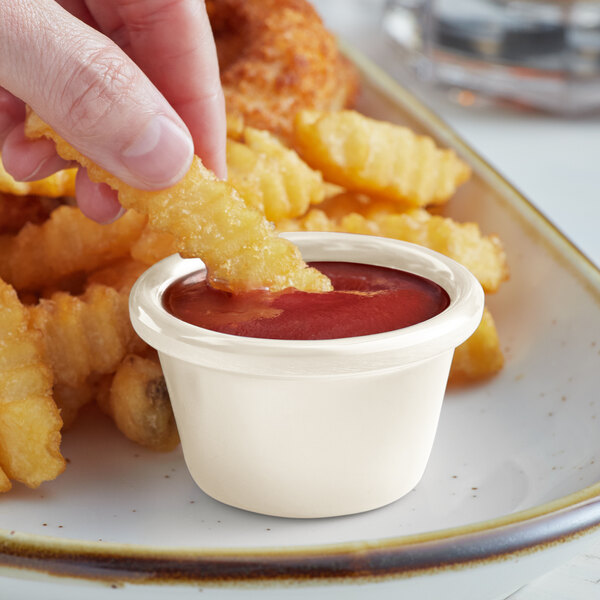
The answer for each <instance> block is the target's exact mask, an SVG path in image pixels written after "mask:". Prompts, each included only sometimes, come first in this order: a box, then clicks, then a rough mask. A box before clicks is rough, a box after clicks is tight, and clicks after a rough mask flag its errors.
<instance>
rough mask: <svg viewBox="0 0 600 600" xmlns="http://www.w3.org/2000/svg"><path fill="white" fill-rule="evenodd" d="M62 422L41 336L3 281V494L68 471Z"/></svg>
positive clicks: (0, 438) (0, 365) (0, 479)
mask: <svg viewBox="0 0 600 600" xmlns="http://www.w3.org/2000/svg"><path fill="white" fill-rule="evenodd" d="M61 427H62V421H61V418H60V414H59V411H58V408H57V407H56V404H55V403H54V400H53V399H52V372H51V370H50V369H49V367H48V365H47V364H46V362H45V360H44V357H43V351H42V346H41V340H40V335H39V333H38V332H36V331H35V330H34V329H32V328H31V326H30V324H29V318H28V314H27V309H26V308H25V307H23V305H22V304H21V303H20V302H19V299H18V298H17V294H16V292H15V291H14V289H13V288H12V287H11V286H9V285H8V284H6V283H4V282H3V281H0V491H6V490H8V489H10V482H9V481H8V479H13V480H15V481H20V482H22V483H24V484H25V485H27V486H29V487H37V486H38V485H39V484H40V483H42V482H43V481H48V480H50V479H54V478H55V477H57V476H58V475H59V474H60V473H62V471H63V470H64V468H65V460H64V458H63V457H62V455H61V453H60V441H61V436H60V429H61Z"/></svg>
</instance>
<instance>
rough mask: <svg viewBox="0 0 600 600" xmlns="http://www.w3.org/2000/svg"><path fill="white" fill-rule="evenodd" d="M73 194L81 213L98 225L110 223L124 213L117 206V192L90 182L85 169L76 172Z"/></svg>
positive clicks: (119, 206) (104, 185) (103, 185)
mask: <svg viewBox="0 0 600 600" xmlns="http://www.w3.org/2000/svg"><path fill="white" fill-rule="evenodd" d="M75 192H76V196H77V204H78V205H79V208H80V209H81V212H82V213H83V214H84V215H85V216H86V217H89V218H90V219H93V220H94V221H97V222H98V223H102V224H105V225H107V224H108V223H112V222H113V221H116V220H117V219H118V218H119V217H120V216H121V215H122V214H123V213H124V212H125V210H124V209H123V207H122V206H121V205H120V204H119V201H118V199H117V192H115V191H114V190H112V189H111V188H110V187H108V186H107V185H106V184H105V183H94V182H93V181H91V180H90V178H89V177H88V174H87V171H86V169H83V168H80V169H79V170H78V171H77V175H76V177H75Z"/></svg>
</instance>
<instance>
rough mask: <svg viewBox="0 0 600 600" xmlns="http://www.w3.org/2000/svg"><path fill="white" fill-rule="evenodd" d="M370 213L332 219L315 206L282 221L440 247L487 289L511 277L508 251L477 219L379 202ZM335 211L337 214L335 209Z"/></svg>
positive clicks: (286, 225) (293, 227)
mask: <svg viewBox="0 0 600 600" xmlns="http://www.w3.org/2000/svg"><path fill="white" fill-rule="evenodd" d="M363 210H364V212H365V213H366V214H368V215H369V216H368V217H367V216H363V215H362V214H359V213H357V212H351V213H349V214H345V215H341V214H339V213H337V218H335V219H330V218H329V216H328V215H327V213H326V212H325V211H322V210H320V209H313V210H311V211H310V212H309V213H308V214H307V215H306V216H304V217H303V218H302V219H299V220H298V221H297V222H294V221H290V220H288V221H282V222H281V223H279V224H278V225H277V227H278V229H279V230H280V231H341V232H345V233H360V234H366V235H378V236H383V237H390V238H394V239H397V240H403V241H406V242H412V243H415V244H419V245H421V246H426V247H427V248H431V249H432V250H436V251H437V252H440V253H442V254H445V255H446V256H449V257H450V258H452V259H454V260H456V261H457V262H459V263H461V264H462V265H464V266H465V267H467V268H468V269H469V270H470V271H471V272H472V273H473V274H474V275H475V277H477V279H479V281H480V283H481V285H482V287H483V288H484V290H485V291H486V292H495V291H496V290H497V289H498V287H499V286H500V284H501V283H502V282H503V281H504V280H505V279H507V277H508V267H507V263H506V255H505V253H504V250H503V248H502V245H501V243H500V240H499V239H498V238H497V236H494V235H491V236H484V235H482V234H481V231H480V229H479V227H478V225H477V224H476V223H457V222H456V221H454V220H453V219H450V218H448V217H441V216H436V215H432V214H431V213H429V212H427V211H426V210H424V209H420V208H417V209H410V210H407V211H405V212H401V213H397V212H396V213H389V212H387V207H386V205H385V204H384V205H383V208H382V207H381V205H380V206H379V208H378V207H377V205H376V206H375V208H373V210H372V212H369V208H368V205H366V206H364V207H363ZM332 214H336V211H335V210H334V211H333V212H332Z"/></svg>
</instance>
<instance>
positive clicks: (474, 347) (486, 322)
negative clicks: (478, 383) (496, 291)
mask: <svg viewBox="0 0 600 600" xmlns="http://www.w3.org/2000/svg"><path fill="white" fill-rule="evenodd" d="M503 365H504V356H503V355H502V350H501V349H500V340H499V339H498V332H497V330H496V325H495V324H494V319H493V318H492V315H491V313H490V311H489V310H488V309H487V308H485V309H484V311H483V318H482V319H481V323H480V324H479V327H478V328H477V329H476V330H475V333H474V334H473V335H472V336H471V337H470V338H469V339H468V340H467V341H466V342H464V343H463V344H461V345H460V346H459V347H458V348H457V349H456V350H455V352H454V359H453V360H452V368H451V369H450V379H451V381H453V382H458V381H461V380H474V379H481V378H483V377H488V376H490V375H493V374H495V373H497V372H498V371H499V370H500V369H501V368H502V366H503Z"/></svg>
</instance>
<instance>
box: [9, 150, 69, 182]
mask: <svg viewBox="0 0 600 600" xmlns="http://www.w3.org/2000/svg"><path fill="white" fill-rule="evenodd" d="M68 166H69V163H68V162H67V161H66V160H64V159H62V158H60V156H57V155H56V154H53V155H52V156H48V157H47V158H44V159H42V160H41V161H40V162H39V163H38V164H37V165H35V166H34V167H33V169H32V170H31V172H30V173H29V174H26V175H21V176H20V177H19V181H39V180H40V179H44V178H46V177H49V176H50V175H52V174H53V173H56V172H57V171H62V169H66V168H67V167H68Z"/></svg>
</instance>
